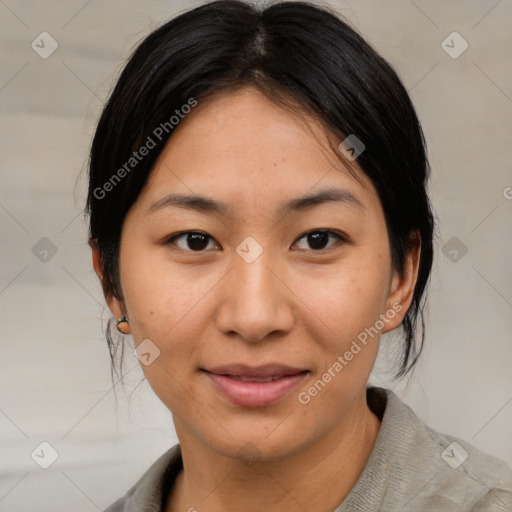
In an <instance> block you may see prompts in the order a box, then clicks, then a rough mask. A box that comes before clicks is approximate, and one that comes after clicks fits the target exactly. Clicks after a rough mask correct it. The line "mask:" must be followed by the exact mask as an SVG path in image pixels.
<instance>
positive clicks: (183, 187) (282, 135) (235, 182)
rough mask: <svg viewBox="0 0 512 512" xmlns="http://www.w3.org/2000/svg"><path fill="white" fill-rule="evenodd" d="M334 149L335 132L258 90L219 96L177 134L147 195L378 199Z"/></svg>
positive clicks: (260, 201) (258, 200)
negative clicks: (338, 194)
mask: <svg viewBox="0 0 512 512" xmlns="http://www.w3.org/2000/svg"><path fill="white" fill-rule="evenodd" d="M334 142H335V141H334ZM332 145H333V138H332V134H330V133H328V132H327V131H326V130H325V128H324V127H323V125H322V124H321V123H320V122H319V121H318V120H316V119H314V118H312V117H309V116H308V115H307V114H305V113H303V112H300V111H299V112H295V111H291V110H290V109H288V108H285V107H283V106H281V105H280V104H276V103H274V102H273V101H271V100H270V99H269V98H267V97H266V96H265V95H264V94H263V93H262V92H261V91H259V90H258V89H256V88H255V87H245V88H243V89H239V90H237V91H235V92H229V93H222V94H216V95H214V96H212V97H209V98H207V99H206V100H205V101H203V102H199V104H198V106H197V107H196V108H195V109H194V110H193V111H192V112H191V113H190V114H189V115H188V116H187V117H186V118H185V119H184V120H183V121H181V123H180V124H179V125H178V127H177V128H176V129H175V131H174V132H173V134H172V136H171V137H170V139H169V141H168V143H167V145H166V147H165V148H164V150H163V151H162V153H161V154H160V156H159V158H158V160H157V162H156V164H155V166H154V168H153V171H152V173H151V175H150V179H149V181H148V186H147V190H146V191H145V195H149V196H150V197H151V198H152V199H153V200H155V199H156V198H157V197H158V196H160V199H162V197H163V195H164V193H166V194H169V193H170V192H176V191H179V192H181V193H186V194H187V195H201V196H211V195H212V194H213V195H215V196H216V197H218V198H219V200H222V199H223V198H224V199H226V202H228V201H229V202H232V200H233V198H235V199H236V200H237V201H239V202H241V203H244V204H246V205H247V206H250V205H253V206H256V205H259V207H260V208H266V206H267V205H268V204H269V203H270V202H273V201H279V202H282V200H283V199H285V198H294V197H299V196H301V197H303V196H304V195H306V194H307V193H308V192H311V193H313V192H314V191H315V190H316V189H319V188H334V187H338V188H343V189H345V190H346V191H347V192H348V194H347V197H348V195H349V194H352V196H354V197H355V198H356V199H358V198H360V199H361V201H360V202H361V203H363V202H364V197H361V196H365V195H367V196H368V197H367V198H366V200H367V201H368V200H371V199H375V192H374V191H373V190H372V187H371V186H369V182H368V181H367V179H366V177H365V176H364V174H363V173H362V171H361V170H359V169H358V168H357V166H354V167H353V171H352V172H353V173H354V172H355V174H356V176H357V178H354V175H353V174H351V173H350V172H349V171H348V169H347V168H346V167H344V165H343V163H342V162H341V161H340V159H339V157H338V155H337V154H336V153H335V151H334V150H333V147H332ZM334 147H336V146H334ZM368 194H369V195H368ZM353 203H355V202H353Z"/></svg>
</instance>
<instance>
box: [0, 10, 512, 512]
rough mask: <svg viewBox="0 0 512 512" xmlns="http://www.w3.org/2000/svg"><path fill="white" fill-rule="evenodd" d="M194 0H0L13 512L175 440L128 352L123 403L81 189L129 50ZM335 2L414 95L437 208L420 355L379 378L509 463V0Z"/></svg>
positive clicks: (99, 496)
mask: <svg viewBox="0 0 512 512" xmlns="http://www.w3.org/2000/svg"><path fill="white" fill-rule="evenodd" d="M197 3H198V2H185V1H173V2H164V1H144V2H137V1H135V0H129V1H123V2H121V1H119V0H108V1H103V2H100V1H98V0H92V1H89V2H87V1H83V0H73V1H67V2H57V1H41V2H37V3H36V2H31V1H24V0H0V34H1V35H0V38H1V41H2V44H1V50H0V58H1V66H0V111H1V119H2V123H1V128H0V158H1V166H0V172H1V186H0V234H1V238H0V240H1V245H0V247H1V249H0V257H1V265H0V315H1V367H0V371H1V379H2V386H1V394H0V430H1V446H0V452H1V453H2V456H1V458H0V465H1V466H0V477H1V478H0V511H4V512H5V511H10V512H17V511H34V510H38V511H41V512H43V511H52V512H55V511H56V510H57V511H60V510H70V508H72V509H73V510H74V511H76V512H90V511H91V512H94V511H97V510H102V509H103V508H105V507H106V506H107V505H109V504H110V503H111V502H112V501H114V500H115V499H116V498H118V497H119V496H121V495H122V494H124V493H125V492H126V490H127V489H128V487H129V486H131V485H132V484H133V483H134V482H135V481H136V480H137V479H138V478H139V477H140V475H141V474H142V473H143V472H144V471H145V470H146V469H147V468H148V467H149V465H150V464H151V463H152V462H153V461H154V460H155V459H156V458H157V457H158V456H159V455H161V454H162V453H163V452H164V451H165V450H167V449H168V448H169V447H170V446H171V445H172V444H174V443H175V442H176V437H175V433H174V430H173V426H172V418H171V415H170V413H169V411H168V410H167V409H166V408H165V407H164V406H163V405H162V404H161V403H160V402H159V400H158V399H157V398H156V397H155V396H154V394H153V392H152V390H151V389H150V388H149V386H148V384H147V383H146V382H145V381H143V382H142V383H141V380H142V372H141V370H140V368H139V367H138V361H137V360H136V359H135V358H134V357H133V355H131V354H128V357H127V366H128V368H135V369H134V370H133V371H132V372H131V373H130V374H129V376H128V379H127V385H126V388H125V391H123V390H122V388H121V387H120V386H117V387H116V392H117V395H118V399H119V404H118V409H117V410H116V408H115V407H116V405H115V404H116V402H115V396H114V393H113V391H112V388H111V384H110V374H109V356H108V352H107V348H106V342H105V341H104V339H103V334H102V330H101V319H103V320H105V319H106V318H108V314H107V313H106V312H104V311H103V297H102V295H101V289H100V287H99V284H98V282H97V280H96V277H95V275H94V274H93V271H92V266H91V260H90V252H89V250H88V246H87V243H86V239H87V231H86V225H85V223H84V222H83V219H82V217H81V215H80V210H81V209H82V208H83V206H84V197H85V190H86V188H85V180H84V179H82V180H80V181H78V185H77V186H76V188H75V183H76V182H77V177H78V175H79V173H80V171H81V170H83V171H85V169H86V159H87V151H88V147H89V144H90V140H91V137H92V134H93V130H94V125H95V122H96V120H97V118H98V116H99V113H100V110H101V107H102V104H103V102H104V101H105V99H106V97H107V94H108V91H109V89H110V87H111V85H112V83H113V81H114V79H115V77H116V76H117V75H118V73H119V72H120V70H121V69H122V65H123V62H125V59H126V58H127V57H128V56H129V54H130V53H131V51H132V50H133V49H134V47H135V45H136V44H137V42H139V41H140V40H141V38H142V37H143V36H144V35H145V34H147V33H148V32H149V31H151V30H152V29H153V28H155V27H156V26H158V25H160V24H161V23H163V22H164V21H165V20H167V19H168V18H170V17H171V16H172V15H174V14H175V13H177V12H179V11H181V10H183V9H185V8H188V7H192V6H193V5H196V4H197ZM331 5H333V6H335V7H336V8H337V9H338V10H339V12H340V13H342V14H343V15H345V16H346V17H347V18H348V19H349V20H350V21H351V23H352V24H353V25H354V26H356V27H357V28H358V29H359V30H360V31H361V32H362V34H363V35H364V36H365V37H366V38H367V39H368V40H369V41H370V42H371V43H373V44H374V45H375V47H376V48H377V49H378V50H379V51H380V52H381V53H382V54H383V55H384V56H385V57H386V58H387V59H388V60H389V61H390V62H391V64H393V65H394V66H395V68H396V69H397V71H398V72H399V75H400V76H401V78H402V79H403V81H404V83H405V85H406V87H407V88H408V90H409V91H410V94H411V96H412V99H413V101H414V103H415V105H416V108H417V111H418V114H419V116H420V119H421V121H422V124H423V127H424V130H425V134H426V138H427V143H428V146H429V154H430V159H431V165H432V169H433V178H432V181H431V196H432V199H433V203H434V207H435V210H436V212H437V215H438V217H439V219H440V226H439V235H440V236H439V240H438V242H437V256H436V260H435V266H434V271H433V281H432V286H431V291H430V310H429V317H428V319H427V322H428V325H427V326H428V339H427V347H426V350H425V352H424V355H423V359H422V362H421V365H420V367H419V368H418V370H417V372H416V374H415V376H414V378H412V379H410V380H409V381H408V382H403V383H400V384H399V383H396V382H395V383H394V382H392V380H391V375H390V374H389V372H386V365H385V357H382V359H380V360H379V362H378V365H377V367H376V370H375V373H374V376H373V377H372V382H374V383H376V384H379V385H384V386H388V387H390V388H392V389H394V390H396V392H397V393H398V394H399V395H400V396H401V397H402V398H403V399H404V400H405V401H406V402H407V403H408V404H410V405H411V407H412V408H413V409H414V410H415V411H416V412H417V413H418V414H419V415H420V416H421V417H422V418H423V419H424V420H425V421H427V422H428V423H429V424H430V425H431V426H432V427H434V428H436V429H438V430H440V431H442V432H445V433H449V434H452V435H455V436H458V437H461V438H462V439H465V440H467V441H469V442H471V443H472V444H474V445H475V446H476V447H478V448H480V449H481V450H483V451H485V452H488V453H490V454H493V455H495V456H498V457H499V458H502V459H504V460H506V461H507V462H509V463H512V441H511V437H512V436H511V432H512V428H511V426H512V371H511V369H512V365H511V363H512V338H511V332H512V314H511V313H512V274H511V272H510V270H509V266H510V262H511V261H512V243H511V219H512V199H510V198H512V188H507V187H512V169H511V134H512V69H511V64H510V55H511V54H512V35H511V34H512V33H511V30H510V27H511V25H512V2H511V1H510V0H509V1H506V0H502V1H496V0H478V1H475V0H473V1H466V0H459V1H454V0H453V1H449V2H446V1H444V0H443V1H441V0H436V1H425V0H423V1H422V0H416V2H412V1H407V0H393V1H370V0H363V1H361V0H359V1H356V0H352V1H344V2H343V1H339V2H334V1H333V2H332V3H331ZM43 31H46V32H48V33H50V34H51V36H52V37H53V38H54V39H55V40H56V41H57V42H58V44H59V47H58V49H57V50H56V51H55V53H53V54H52V55H51V56H50V57H49V58H47V59H43V58H41V57H40V56H39V55H38V54H37V53H36V52H35V51H34V50H33V49H32V48H31V42H32V41H33V40H35V39H36V38H37V36H38V35H39V34H40V33H41V32H43ZM453 31H457V32H459V33H460V34H461V35H462V37H463V38H464V39H465V40H466V41H467V42H468V43H469V48H468V49H467V50H466V51H465V52H464V53H463V54H462V55H461V56H460V57H458V58H457V59H454V58H452V57H450V56H449V55H448V54H447V53H446V52H445V51H444V49H443V47H442V46H441V43H442V41H443V40H445V38H446V37H447V36H448V35H449V34H450V33H452V32H453ZM448 44H451V43H450V42H449V43H448ZM458 44H459V43H454V45H458ZM459 47H460V46H455V49H457V48H459ZM507 196H508V198H509V199H507ZM42 237H48V238H49V239H50V240H51V241H52V242H53V243H54V244H55V246H56V247H57V248H58V252H57V253H56V254H55V255H54V256H53V257H52V258H51V259H49V261H47V262H43V261H40V260H39V259H38V258H37V257H36V256H35V255H34V254H33V252H32V247H33V246H34V245H35V244H36V243H37V242H38V241H39V240H40V239H41V238H42ZM453 237H456V238H457V239H459V240H460V242H461V243H463V244H464V245H465V246H466V247H467V253H466V254H465V255H464V256H463V257H462V258H460V260H459V261H458V262H453V261H451V260H450V259H449V258H448V257H447V256H445V255H444V254H443V253H442V252H441V249H442V247H443V245H444V244H446V243H447V242H448V241H449V240H450V239H452V238H453ZM460 255H461V253H460V252H459V253H458V255H457V257H460ZM453 257H454V254H452V255H451V258H452V259H453ZM389 343H390V344H391V341H390V342H389ZM383 346H384V347H386V346H387V342H386V341H385V340H383ZM390 346H392V345H390ZM128 352H129V351H128ZM384 355H385V354H383V356H384ZM43 441H46V442H49V443H50V444H51V445H52V446H53V447H54V448H55V450H56V451H57V452H58V454H59V457H58V459H57V460H56V461H55V463H54V464H53V465H52V466H50V467H49V468H48V469H41V468H40V467H39V466H38V465H37V464H36V462H34V460H33V459H32V458H31V453H32V451H33V450H34V449H35V448H36V447H38V446H39V444H40V443H41V442H43ZM39 453H40V452H39ZM47 454H48V450H47V451H46V455H45V456H47Z"/></svg>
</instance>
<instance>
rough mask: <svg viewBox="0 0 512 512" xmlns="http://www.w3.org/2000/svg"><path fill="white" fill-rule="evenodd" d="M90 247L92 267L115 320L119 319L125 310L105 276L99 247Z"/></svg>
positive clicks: (91, 243) (92, 243) (94, 245)
mask: <svg viewBox="0 0 512 512" xmlns="http://www.w3.org/2000/svg"><path fill="white" fill-rule="evenodd" d="M90 246H91V250H92V265H93V267H94V271H95V272H96V275H97V276H98V278H99V280H100V282H101V287H102V289H103V295H104V296H105V301H106V302H107V305H108V307H109V309H110V311H111V312H112V314H113V315H114V318H116V319H119V318H121V317H122V316H123V315H124V312H123V311H124V308H123V307H122V304H121V303H120V301H119V300H118V299H116V298H115V297H114V294H113V292H112V289H111V287H110V285H109V283H108V282H107V279H106V278H105V276H104V273H103V265H102V263H101V257H100V251H99V249H98V246H97V245H96V244H95V243H94V242H90Z"/></svg>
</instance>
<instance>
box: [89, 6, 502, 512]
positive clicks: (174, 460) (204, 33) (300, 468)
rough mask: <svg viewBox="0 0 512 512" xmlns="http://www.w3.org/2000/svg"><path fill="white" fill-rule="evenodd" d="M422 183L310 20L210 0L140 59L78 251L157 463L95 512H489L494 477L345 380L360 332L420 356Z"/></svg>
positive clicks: (368, 348)
mask: <svg viewBox="0 0 512 512" xmlns="http://www.w3.org/2000/svg"><path fill="white" fill-rule="evenodd" d="M428 172H429V166H428V161H427V157H426V148H425V142H424V138H423V134H422V131H421V126H420V123H419V121H418V119H417V117H416V114H415V111H414V108H413V106H412V104H411V101H410V99H409V97H408V95H407V92H406V91H405V89H404V87H403V85H402V84H401V82H400V80H399V78H398V77H397V75H396V74H395V72H394V71H393V70H392V69H391V67H390V66H389V64H388V63H387V62H386V61H385V60H384V59H383V58H382V57H380V56H379V55H378V54H377V53H376V52H375V51H374V50H373V49H372V48H371V47H370V46H369V45H368V44H367V43H366V42H365V41H364V40H363V39H362V38H361V37H360V36H359V35H358V34H357V33H356V32H355V31H354V30H353V29H352V28H350V27H349V26H348V25H347V24H345V23H344V22H343V21H342V20H340V19H339V17H338V16H336V15H335V14H334V13H331V12H329V10H328V9H326V8H319V7H315V6H313V5H311V4H308V3H303V2H282V3H276V4H274V5H271V6H269V7H268V8H265V9H263V8H262V9H258V8H256V7H253V6H251V5H249V4H247V3H244V2H241V1H237V0H220V1H217V2H213V3H209V4H205V5H202V6H200V7H198V8H196V9H193V10H191V11H189V12H186V13H184V14H182V15H180V16H178V17H176V18H175V19H173V20H171V21H169V22H168V23H167V24H165V25H164V26H162V27H161V28H159V29H158V30H156V31H155V32H153V33H152V34H150V35H149V36H148V37H147V38H146V39H145V40H144V41H143V42H142V44H141V45H140V46H139V47H138V48H137V50H136V51H135V53H134V54H133V56H132V57H131V59H130V60H129V62H128V64H127V65H126V67H125V69H124V71H123V73H122V74H121V76H120V78H119V81H118V83H117V85H116V87H115V89H114V90H113V92H112V94H111V97H110V99H109V101H108V103H107V105H106V107H105V109H104V111H103V114H102V116H101V119H100V121H99V124H98V127H97V131H96V134H95V137H94V141H93V145H92V149H91V159H90V183H89V196H88V212H89V213H90V245H91V247H92V253H93V263H94V268H95V270H96V272H97V274H98V276H99V278H100V280H101V283H102V286H103V291H104V294H105V298H106V301H107V303H108V306H109V308H110V310H111V312H112V314H113V317H114V318H115V319H116V320H117V329H118V330H119V331H120V332H121V333H122V334H124V335H131V336H133V339H134V342H135V346H136V353H137V356H138V358H139V359H140V361H141V363H142V369H143V371H144V374H145V376H146V378H147V379H148V381H149V383H150V385H151V386H152V388H153V390H154V391H155V393H156V394H157V396H158V397H159V398H160V399H161V400H162V402H163V403H164V404H165V405H166V406H167V407H168V408H169V410H170V411H171V412H172V414H173V419H174V424H175V428H176V433H177V436H178V439H179V445H177V446H175V447H172V448H171V449H170V450H169V451H168V452H167V453H165V454H164V455H163V456H162V457H161V458H160V459H159V460H158V461H156V462H155V464H154V465H153V466H151V468H149V469H148V471H147V472H146V473H145V475H144V476H143V477H142V478H141V479H140V481H139V482H137V483H136V484H135V485H134V486H133V487H132V489H130V490H129V491H128V493H127V494H126V496H124V497H122V498H120V499H119V500H118V501H117V502H116V503H114V504H113V505H112V506H111V507H109V508H108V509H107V510H108V511H109V512H119V511H124V512H128V511H133V512H135V511H137V512H140V511H148V512H149V511H166V512H171V511H172V512H175V511H186V510H188V511H194V510H197V511H200V512H201V511H208V512H216V511H238V510H245V511H260V510H265V511H280V512H282V511H289V510H294V511H296V510H304V511H315V512H327V511H333V510H335V511H336V512H347V511H395V510H396V511H398V510H404V511H405V510H414V511H427V510H428V511H430V510H442V511H452V510H453V511H455V510H457V511H470V510H471V511H491V510H492V511H498V510H499V511H505V510H508V511H509V510H512V470H511V469H510V468H509V467H508V466H507V465H506V464H505V463H504V462H501V461H499V460H497V459H495V458H493V457H490V456H488V455H485V454H483V453H481V452H479V451H478V450H476V449H475V448H473V447H472V446H470V445H468V444H467V443H465V442H464V441H462V440H458V439H456V438H453V437H451V436H448V435H443V434H440V433H438V432H436V431H433V430H431V429H430V428H429V427H427V426H426V425H425V424H424V423H423V422H422V421H421V420H420V419H419V418H418V417H417V416H416V415H415V414H414V413H413V412H412V411H411V410H410V409H409V408H408V407H407V406H406V405H405V404H403V403H402V402H401V401H400V400H399V399H398V397H397V396H396V395H395V394H394V393H392V392H391V391H390V390H387V389H383V388H377V387H371V386H368V377H369V375H370V372H371V370H372V367H373V365H374V362H375V359H376V356H377V352H378V347H379V340H380V337H381V335H382V334H383V333H387V332H391V331H393V330H394V329H398V328H400V329H401V330H402V331H403V337H404V341H403V353H402V356H401V360H400V362H399V364H400V366H399V368H398V376H403V375H406V374H407V373H408V372H409V371H410V370H411V369H412V368H413V366H414V364H415V363H416V361H417V358H418V356H419V354H420V352H421V348H422V344H423V337H424V332H423V318H422V306H423V302H424V293H425V290H426V287H427V283H428V280H429V274H430V269H431V266H432V257H433V247H432V238H433V230H434V223H433V217H432V213H431V208H430V204H429V199H428V196H427V193H426V184H427V178H428ZM111 334H112V330H111V329H110V328H109V329H108V330H107V338H108V341H109V345H110V348H111V355H112V357H113V361H114V359H115V358H114V356H115V353H116V350H117V348H116V347H117V346H118V345H117V344H116V342H115V341H114V340H113V338H112V335H111ZM120 343H122V341H121V342H120Z"/></svg>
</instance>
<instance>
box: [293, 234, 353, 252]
mask: <svg viewBox="0 0 512 512" xmlns="http://www.w3.org/2000/svg"><path fill="white" fill-rule="evenodd" d="M331 236H334V237H336V238H337V239H338V241H340V240H341V241H345V238H344V237H342V236H341V235H339V234H338V233H335V232H334V231H330V230H327V229H326V230H318V229H317V230H316V231H310V232H309V233H306V234H305V235H303V236H302V237H301V238H300V239H299V240H303V239H305V240H306V242H307V243H308V244H309V245H310V247H309V249H311V250H313V251H321V250H324V249H326V248H327V249H328V248H330V247H332V246H333V245H334V244H331V245H330V246H328V247H326V246H327V244H328V242H329V237H331ZM305 249H306V250H307V249H308V248H307V247H306V248H305Z"/></svg>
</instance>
